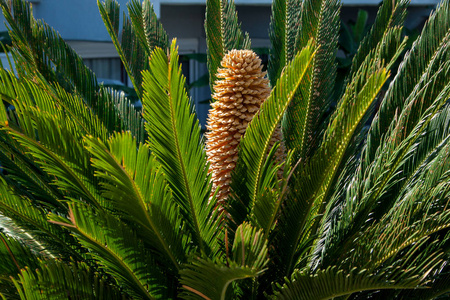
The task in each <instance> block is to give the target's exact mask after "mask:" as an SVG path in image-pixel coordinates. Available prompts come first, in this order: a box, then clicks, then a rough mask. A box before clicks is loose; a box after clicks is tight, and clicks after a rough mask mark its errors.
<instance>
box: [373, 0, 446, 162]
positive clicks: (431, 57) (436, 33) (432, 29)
mask: <svg viewBox="0 0 450 300" xmlns="http://www.w3.org/2000/svg"><path fill="white" fill-rule="evenodd" d="M386 5H388V4H386ZM449 14H450V8H449V1H447V0H445V1H443V2H442V3H441V4H440V5H438V7H437V9H436V11H435V12H434V13H432V14H431V16H430V18H429V19H428V21H427V23H426V24H425V26H424V28H423V30H422V33H421V35H420V36H419V37H418V38H417V39H416V41H415V42H414V44H413V46H412V48H411V50H410V51H409V52H408V53H406V55H405V58H404V60H403V62H402V63H401V64H400V67H399V70H398V74H397V76H396V77H395V78H394V80H393V82H392V83H391V84H390V86H389V89H388V91H387V92H386V95H385V97H384V100H383V102H382V103H381V106H380V111H379V113H378V114H377V116H376V117H375V119H374V121H373V124H372V126H371V129H370V132H369V135H368V145H370V147H367V150H366V156H367V157H366V160H367V161H372V160H373V159H374V155H375V152H376V151H377V149H378V147H379V146H380V144H381V140H382V136H383V135H385V132H386V131H387V130H388V128H389V126H390V125H391V122H392V121H393V120H394V119H395V118H396V114H398V113H399V112H400V111H402V110H403V108H404V107H405V106H406V105H408V103H410V102H412V101H417V100H414V99H418V98H419V97H422V99H424V100H425V101H427V103H428V105H429V104H430V101H432V100H431V98H432V97H429V96H426V95H425V94H422V93H421V92H420V91H421V90H423V89H424V88H425V87H426V86H430V87H433V86H435V88H434V89H433V90H434V93H438V92H439V88H438V86H441V87H442V86H443V85H442V84H445V81H446V78H447V76H448V75H446V73H447V72H446V71H445V70H446V69H445V68H443V65H444V64H446V62H447V61H448V60H449V57H448V55H449V51H448V40H449V38H450V35H449V28H450V17H449ZM435 72H438V73H440V75H439V77H440V78H441V79H438V78H436V79H435V80H434V81H432V80H430V79H431V78H432V77H435V76H436V74H435ZM439 81H440V82H441V83H439ZM437 84H439V85H437ZM430 92H431V91H430ZM421 94H422V95H423V96H421ZM418 103H419V104H420V102H418ZM428 105H426V104H424V105H420V106H416V107H417V108H416V109H417V110H418V112H417V113H415V117H414V118H410V120H409V121H408V123H409V124H411V125H412V122H417V121H418V119H419V118H420V115H421V112H423V109H426V107H427V106H428ZM411 125H410V128H412V127H411ZM412 126H414V125H412ZM409 130H410V129H409Z"/></svg>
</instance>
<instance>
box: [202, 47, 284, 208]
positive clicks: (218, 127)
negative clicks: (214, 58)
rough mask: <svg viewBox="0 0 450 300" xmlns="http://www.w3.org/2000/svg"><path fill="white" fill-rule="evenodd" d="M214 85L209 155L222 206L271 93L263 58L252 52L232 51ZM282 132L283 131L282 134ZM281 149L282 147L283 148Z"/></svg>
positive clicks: (209, 126) (215, 185) (209, 120)
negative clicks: (246, 139)
mask: <svg viewBox="0 0 450 300" xmlns="http://www.w3.org/2000/svg"><path fill="white" fill-rule="evenodd" d="M221 64H222V67H223V68H222V69H219V70H218V74H217V77H218V80H217V81H216V83H215V85H214V91H215V93H214V95H213V98H214V99H215V100H216V101H215V102H214V103H213V104H212V108H211V110H210V111H209V117H208V124H207V129H208V132H207V133H206V138H207V147H206V149H207V150H206V151H207V156H208V160H209V162H210V170H209V171H210V173H211V177H212V181H213V191H216V189H217V188H219V191H218V194H217V199H218V201H219V202H218V203H219V205H220V204H221V202H223V201H224V200H225V199H226V198H227V197H228V194H229V192H230V188H229V186H230V181H231V172H232V171H233V169H234V167H235V166H236V162H237V159H238V152H237V147H238V145H239V141H240V139H241V136H242V135H243V134H244V133H245V130H246V129H247V125H248V123H249V122H250V121H251V120H252V118H253V117H254V115H255V114H256V112H257V111H258V110H259V108H260V106H261V104H262V103H263V102H264V100H265V99H266V98H267V97H268V96H269V94H270V87H269V80H268V79H267V78H265V75H266V72H263V71H262V64H261V59H260V58H259V57H258V56H257V55H256V54H255V53H254V52H253V51H251V50H231V51H229V52H228V53H227V54H226V55H225V56H224V58H223V60H222V62H221ZM280 133H281V131H280ZM280 148H281V147H280Z"/></svg>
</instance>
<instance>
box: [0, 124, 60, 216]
mask: <svg viewBox="0 0 450 300" xmlns="http://www.w3.org/2000/svg"><path fill="white" fill-rule="evenodd" d="M0 161H1V164H2V168H3V169H4V170H6V171H7V172H8V176H7V178H6V177H4V179H5V180H6V181H7V182H8V184H9V185H10V186H11V187H13V186H14V189H15V190H17V191H20V193H21V194H22V195H26V196H27V197H28V198H30V199H32V200H33V201H35V203H39V204H41V205H44V206H46V207H53V208H56V209H63V210H64V209H65V208H64V204H63V203H61V202H59V201H58V199H61V198H62V197H63V196H62V194H61V193H60V192H59V191H58V190H57V189H56V188H55V187H54V186H53V185H51V182H52V178H50V177H49V176H48V175H47V174H45V173H44V172H43V171H42V170H41V169H40V168H39V167H38V166H37V165H36V164H35V162H34V160H33V159H32V157H31V156H29V155H27V154H26V153H25V150H24V149H23V148H22V147H20V145H19V144H18V143H16V142H15V141H14V140H13V139H11V138H10V137H9V136H8V135H7V134H5V132H4V131H1V130H0ZM2 176H3V175H2Z"/></svg>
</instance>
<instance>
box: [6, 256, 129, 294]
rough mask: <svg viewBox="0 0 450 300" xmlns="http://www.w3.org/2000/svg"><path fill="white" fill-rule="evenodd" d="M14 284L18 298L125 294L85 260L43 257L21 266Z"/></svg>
mask: <svg viewBox="0 0 450 300" xmlns="http://www.w3.org/2000/svg"><path fill="white" fill-rule="evenodd" d="M14 284H15V286H16V288H17V290H18V292H19V294H20V296H21V298H22V299H30V300H31V299H33V300H34V299H35V300H48V299H54V300H60V299H67V300H69V299H90V300H94V299H105V300H110V299H111V300H116V299H120V300H125V299H127V298H128V296H127V295H126V294H124V293H122V292H121V291H120V290H119V289H118V288H117V287H115V286H113V285H111V284H109V283H108V282H107V281H106V280H105V279H104V278H102V277H101V275H99V274H96V273H95V272H93V270H92V269H90V268H89V267H88V266H87V265H86V264H84V263H75V262H71V263H70V264H66V263H62V262H60V261H43V262H41V263H40V264H39V266H38V267H37V268H36V269H31V268H28V267H27V268H25V269H23V270H22V271H21V274H20V278H19V279H17V280H14Z"/></svg>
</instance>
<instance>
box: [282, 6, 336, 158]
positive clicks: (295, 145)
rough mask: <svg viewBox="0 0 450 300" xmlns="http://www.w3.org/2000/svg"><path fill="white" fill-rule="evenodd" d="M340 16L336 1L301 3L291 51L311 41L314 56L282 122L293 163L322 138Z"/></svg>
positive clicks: (334, 64)
mask: <svg viewBox="0 0 450 300" xmlns="http://www.w3.org/2000/svg"><path fill="white" fill-rule="evenodd" d="M288 9H289V10H293V9H292V8H288ZM339 13H340V3H339V1H336V0H324V1H315V0H307V1H303V3H302V5H301V8H300V11H299V21H298V22H299V25H298V31H297V33H296V36H295V47H294V46H293V47H292V48H293V49H292V50H291V51H294V53H295V52H296V51H298V50H299V49H302V48H303V47H305V46H306V45H307V43H308V42H309V41H310V39H312V40H313V45H314V47H315V48H314V51H316V55H315V56H314V60H313V62H312V63H311V65H310V66H309V69H308V71H307V75H306V76H305V78H304V80H303V81H302V82H301V84H300V86H299V89H298V92H297V93H296V95H295V97H294V98H293V100H292V101H291V103H290V105H289V107H288V109H287V110H286V114H285V116H284V119H283V122H282V127H283V136H284V138H285V141H286V148H287V149H289V150H293V151H294V153H295V154H294V158H295V161H297V160H298V159H299V158H302V159H303V160H304V159H306V158H307V157H308V156H310V155H311V154H312V153H313V152H315V150H317V147H318V146H319V144H320V142H321V138H322V136H323V131H324V128H325V126H324V124H326V118H325V114H326V113H329V112H328V110H329V109H330V103H331V102H330V101H331V100H332V98H331V97H332V95H333V88H334V83H335V78H336V62H335V56H336V53H337V42H338V34H339Z"/></svg>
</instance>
